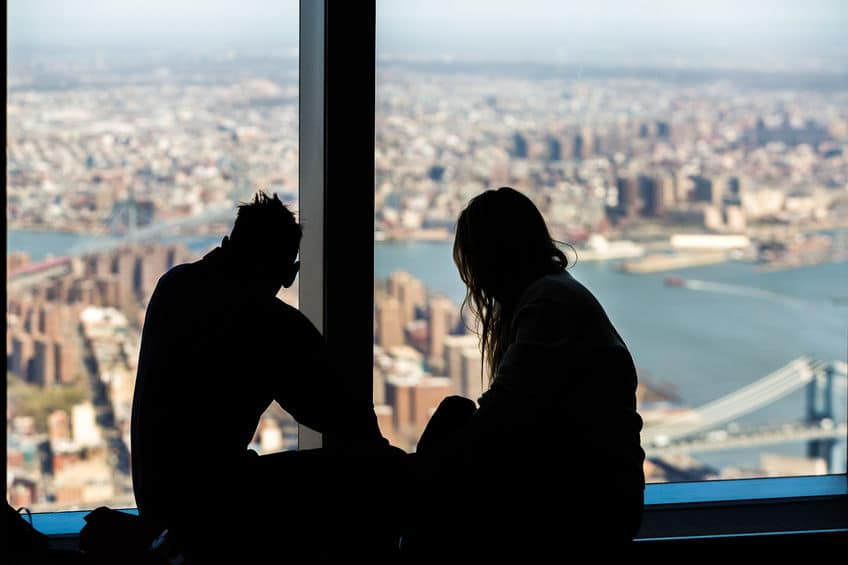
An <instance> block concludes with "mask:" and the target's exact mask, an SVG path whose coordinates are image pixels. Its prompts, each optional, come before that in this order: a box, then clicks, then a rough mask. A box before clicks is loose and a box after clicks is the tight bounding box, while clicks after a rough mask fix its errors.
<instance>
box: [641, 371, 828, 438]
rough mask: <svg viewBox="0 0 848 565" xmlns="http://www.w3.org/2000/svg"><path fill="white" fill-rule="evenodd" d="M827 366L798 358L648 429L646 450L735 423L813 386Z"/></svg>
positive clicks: (644, 434) (644, 435) (643, 431)
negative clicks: (749, 382)
mask: <svg viewBox="0 0 848 565" xmlns="http://www.w3.org/2000/svg"><path fill="white" fill-rule="evenodd" d="M824 367H825V364H824V363H822V362H820V361H813V360H810V359H809V358H807V357H798V358H797V359H794V360H792V361H790V362H789V363H788V364H787V365H785V366H784V367H781V368H780V369H778V370H776V371H774V372H773V373H770V374H769V375H766V376H765V377H763V378H761V379H760V380H758V381H755V382H753V383H751V384H749V385H746V386H744V387H742V388H740V389H738V390H736V391H733V392H731V393H730V394H728V395H726V396H724V397H722V398H719V399H717V400H714V401H712V402H709V403H707V404H705V405H703V406H701V407H699V408H696V409H694V410H692V411H690V412H686V413H683V414H680V415H679V416H675V417H672V418H669V419H668V420H665V421H663V422H660V423H657V424H654V425H651V426H646V427H645V429H643V430H642V442H643V444H644V445H645V446H646V447H650V448H654V447H663V446H665V445H668V444H670V443H671V442H673V441H675V440H677V439H682V438H686V437H691V436H696V435H697V434H699V433H701V432H704V431H707V430H709V429H712V428H715V427H717V426H719V425H720V424H722V423H725V422H729V421H731V420H735V419H737V418H739V417H740V416H743V415H745V414H748V413H750V412H753V411H755V410H757V409H759V408H762V407H763V406H766V405H767V404H770V403H772V402H774V401H775V400H777V399H779V398H781V397H783V396H786V395H787V394H790V393H791V392H794V391H795V390H798V389H799V388H801V387H803V386H805V385H807V384H808V383H810V382H811V381H812V380H813V378H814V377H815V375H816V374H817V373H818V372H820V371H822V370H823V369H824Z"/></svg>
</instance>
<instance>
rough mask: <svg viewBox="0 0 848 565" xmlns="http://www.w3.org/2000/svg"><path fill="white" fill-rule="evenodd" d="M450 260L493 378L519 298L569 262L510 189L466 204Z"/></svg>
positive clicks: (531, 210) (538, 217)
mask: <svg viewBox="0 0 848 565" xmlns="http://www.w3.org/2000/svg"><path fill="white" fill-rule="evenodd" d="M453 258H454V262H455V263H456V266H457V269H458V270H459V276H460V278H461V279H462V281H463V282H464V283H465V285H466V287H467V288H468V293H467V295H466V298H465V302H464V304H463V306H469V307H470V308H471V310H472V313H473V314H475V315H476V316H477V317H478V318H479V319H480V320H481V322H482V335H481V338H482V343H483V352H484V354H485V355H486V356H487V357H488V361H489V363H490V367H491V370H492V372H493V373H494V371H495V370H496V369H497V364H498V362H499V361H500V354H501V353H502V352H503V349H504V348H505V347H506V341H507V339H508V337H509V336H508V334H507V329H508V325H509V323H510V319H511V317H512V313H513V307H514V305H515V303H516V302H517V300H518V298H519V297H520V296H521V293H522V292H523V291H524V290H525V289H526V288H527V286H528V285H529V284H530V283H532V282H533V281H535V280H536V279H538V278H540V277H542V276H545V275H548V274H552V273H557V272H560V271H562V270H563V269H565V268H566V267H567V266H568V259H567V258H566V256H565V253H563V252H562V250H561V249H559V248H558V247H557V245H556V241H554V240H553V239H552V238H551V235H550V232H549V231H548V227H547V225H546V223H545V220H544V218H543V217H542V214H541V213H540V212H539V209H538V208H536V206H535V204H533V202H532V201H531V200H530V199H529V198H527V197H526V196H524V195H523V194H521V193H520V192H518V191H517V190H515V189H512V188H509V187H501V188H498V189H497V190H487V191H485V192H483V193H482V194H479V195H477V196H475V197H474V198H473V199H471V201H470V202H469V203H468V206H466V208H465V209H464V210H463V211H462V212H461V213H460V215H459V219H458V221H457V225H456V238H455V240H454V246H453Z"/></svg>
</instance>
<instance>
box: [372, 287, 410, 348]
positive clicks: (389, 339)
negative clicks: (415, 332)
mask: <svg viewBox="0 0 848 565" xmlns="http://www.w3.org/2000/svg"><path fill="white" fill-rule="evenodd" d="M376 306H377V344H378V345H379V346H380V347H382V348H384V349H389V348H390V347H395V346H397V345H403V343H404V340H403V322H402V319H401V311H400V301H398V299H397V298H395V297H394V296H387V297H384V298H382V299H380V300H378V301H377V305H376Z"/></svg>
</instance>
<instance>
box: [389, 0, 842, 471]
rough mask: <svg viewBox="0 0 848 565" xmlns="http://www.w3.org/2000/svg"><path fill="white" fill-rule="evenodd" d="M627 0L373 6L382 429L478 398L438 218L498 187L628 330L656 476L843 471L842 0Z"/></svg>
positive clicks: (474, 356)
mask: <svg viewBox="0 0 848 565" xmlns="http://www.w3.org/2000/svg"><path fill="white" fill-rule="evenodd" d="M588 4H591V5H588ZM638 5H639V6H640V8H639V9H637V8H636V7H635V6H636V4H635V3H627V2H593V3H584V5H579V6H578V5H575V4H574V3H560V2H544V1H531V2H521V3H514V2H509V3H501V2H495V3H489V2H487V3H485V4H484V3H482V2H468V3H462V4H461V5H458V4H456V3H449V2H426V3H425V2H406V3H403V4H402V6H401V5H400V4H399V3H389V2H380V3H378V16H377V22H378V23H377V25H378V28H377V47H378V51H377V69H376V70H377V108H376V155H375V163H376V178H375V190H376V194H375V196H376V209H375V240H376V248H375V284H376V286H375V339H374V344H375V345H374V349H375V355H374V378H375V403H376V404H377V405H378V411H379V413H380V417H381V425H382V429H383V431H384V433H385V434H386V435H387V436H388V437H390V439H392V441H394V442H396V443H397V444H398V445H400V446H402V447H404V448H405V449H408V450H414V449H415V442H416V440H417V437H418V435H419V434H420V433H421V430H422V429H423V426H424V425H425V424H426V421H427V419H428V417H429V415H430V414H431V413H432V410H434V409H435V407H436V406H437V405H438V402H439V401H440V399H441V398H442V397H444V396H445V395H447V394H462V395H465V396H469V397H471V398H478V397H479V395H480V394H481V392H482V388H481V386H480V383H481V379H480V375H481V371H480V367H481V362H482V360H481V357H480V352H479V345H478V343H477V338H476V335H475V333H474V329H473V327H469V326H473V320H467V319H466V320H461V319H460V310H459V305H460V303H461V301H462V299H463V297H464V289H463V287H462V283H461V281H460V280H459V276H458V274H457V272H456V268H455V267H454V265H453V261H452V256H451V246H452V238H453V227H454V222H455V220H456V218H457V216H458V214H459V212H460V210H461V209H462V208H463V207H464V206H465V204H466V203H467V202H468V200H469V199H470V198H471V197H472V196H474V195H476V194H478V193H479V192H481V191H483V190H484V189H486V188H495V187H497V186H501V185H510V186H513V187H515V188H518V189H519V190H521V191H523V192H524V193H525V194H527V195H528V196H530V197H531V199H533V200H534V201H535V202H536V203H537V205H538V206H539V207H540V209H541V210H542V211H543V213H544V215H545V217H546V220H547V221H548V223H549V225H550V226H551V228H552V231H553V235H554V237H555V238H557V239H558V240H560V241H562V242H564V243H567V244H568V247H567V252H568V255H569V257H570V259H571V260H572V263H573V266H572V272H573V273H574V274H575V276H577V277H578V278H579V279H580V280H582V281H583V282H584V283H586V284H587V286H589V288H591V289H592V290H593V292H595V293H596V294H597V296H598V298H599V299H600V300H601V302H602V303H603V304H604V306H605V308H606V309H607V311H608V313H609V314H610V316H611V318H612V320H613V322H614V323H615V324H616V326H617V327H618V328H619V330H620V331H621V333H622V334H623V336H624V338H625V341H626V342H627V343H628V344H629V345H630V348H631V350H632V353H633V356H634V359H635V361H636V363H637V365H638V368H639V371H640V380H641V382H640V387H639V391H638V399H639V408H640V412H641V414H642V416H643V418H644V420H645V428H644V431H643V435H642V439H643V443H644V446H645V448H646V451H647V454H648V460H647V462H646V469H645V470H646V474H647V477H648V481H649V482H665V481H689V480H705V479H706V480H709V479H724V478H743V477H763V476H785V475H821V474H827V473H844V472H845V444H846V441H845V438H846V375H845V373H846V363H845V362H846V354H845V336H846V335H848V294H846V289H848V262H846V260H848V246H846V242H848V238H847V237H846V236H848V192H846V191H848V64H846V61H847V60H848V59H846V58H845V57H844V56H843V55H844V53H842V52H841V51H840V49H843V48H844V41H841V40H837V38H838V36H839V33H840V31H839V30H840V29H841V27H840V26H842V25H844V24H845V23H846V22H845V19H846V14H845V13H844V11H840V10H839V8H837V7H836V4H833V3H813V4H812V5H805V7H804V10H803V12H802V11H799V10H800V8H799V6H798V5H797V4H793V3H789V2H776V3H770V4H769V7H770V10H757V9H754V8H752V5H753V3H752V4H748V3H743V4H738V3H727V2H724V3H722V2H719V3H711V4H710V5H703V3H697V5H695V3H669V2H660V1H654V2H646V3H639V4H638ZM646 5H647V6H646ZM563 378H568V379H578V378H580V375H572V374H569V373H568V367H567V363H566V362H564V365H563ZM484 380H485V379H484ZM570 402H574V403H577V402H591V399H579V398H575V399H568V400H567V401H565V402H564V403H563V410H568V404H569V403H570ZM598 417H599V418H602V417H603V414H599V415H598ZM563 441H564V442H566V443H567V442H568V439H567V438H563ZM504 448H505V449H509V448H510V446H504Z"/></svg>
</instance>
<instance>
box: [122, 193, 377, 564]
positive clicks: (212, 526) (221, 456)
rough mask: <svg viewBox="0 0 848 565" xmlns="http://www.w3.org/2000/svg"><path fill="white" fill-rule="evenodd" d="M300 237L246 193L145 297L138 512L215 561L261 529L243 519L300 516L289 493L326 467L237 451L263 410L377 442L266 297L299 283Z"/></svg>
mask: <svg viewBox="0 0 848 565" xmlns="http://www.w3.org/2000/svg"><path fill="white" fill-rule="evenodd" d="M301 235H302V230H301V226H300V225H299V224H298V223H297V222H296V220H295V218H294V215H293V214H292V213H291V211H289V210H288V209H287V208H286V207H285V206H284V205H283V203H282V202H281V201H280V200H279V199H278V198H277V196H276V195H274V196H273V198H270V197H268V196H266V195H265V194H263V193H259V194H258V195H257V196H256V198H255V199H254V200H253V202H251V203H249V204H242V205H241V206H239V210H238V214H237V218H236V221H235V225H234V226H233V229H232V232H231V234H230V236H229V237H224V239H223V241H222V242H221V246H220V247H217V248H215V249H214V250H212V251H211V252H210V253H208V254H207V255H206V256H204V257H203V258H202V259H201V260H199V261H196V262H194V263H190V264H183V265H178V266H176V267H174V268H172V269H171V270H170V271H168V272H167V273H166V274H164V275H163V276H162V277H161V278H160V279H159V282H158V284H157V286H156V289H155V291H154V292H153V295H152V297H151V298H150V303H149V305H148V308H147V314H146V318H145V322H144V328H143V331H142V339H141V351H140V356H139V362H138V374H137V380H136V388H135V396H134V398H133V414H132V432H131V433H132V473H133V488H134V490H135V496H136V502H137V505H138V509H139V513H140V515H141V516H142V517H143V518H144V519H147V520H149V521H150V522H151V523H153V524H155V526H156V527H157V528H159V529H160V530H161V529H165V528H167V529H169V531H170V532H171V533H172V535H174V536H175V537H176V539H177V540H179V542H180V543H182V544H183V545H185V546H187V547H192V546H195V548H197V547H198V546H201V549H202V550H204V551H208V552H211V553H213V554H214V552H216V551H218V548H221V547H223V546H224V544H225V542H227V541H228V540H230V541H232V542H233V543H234V544H236V545H238V544H243V543H244V537H243V536H242V537H241V538H240V537H238V536H239V535H241V534H247V533H248V531H247V530H245V531H241V532H240V533H239V530H238V528H239V526H240V525H243V524H244V523H248V524H251V523H252V524H257V525H261V524H263V523H264V524H265V525H267V526H268V527H269V529H273V520H272V521H271V523H268V522H267V520H266V518H265V517H263V516H260V515H257V514H256V512H257V511H258V510H260V509H261V508H262V507H263V505H265V506H267V508H268V509H272V510H275V511H280V512H285V511H289V507H293V508H294V510H292V512H294V513H296V514H299V515H300V517H301V518H303V516H304V515H303V512H302V511H301V510H299V509H298V508H297V505H298V504H301V503H298V502H296V501H295V499H296V498H297V496H296V495H295V494H291V493H292V491H295V492H296V491H297V489H300V488H309V487H305V486H304V485H299V484H297V483H298V481H301V482H303V481H304V480H305V479H304V475H308V476H310V477H312V478H314V479H315V480H316V481H317V480H319V478H320V477H316V473H315V472H312V470H311V467H310V466H315V467H316V468H324V467H326V465H323V464H318V463H315V464H313V463H310V461H313V460H315V461H317V459H316V458H315V457H314V456H310V454H309V453H308V452H290V453H280V454H276V456H277V457H275V456H273V455H268V456H258V455H256V454H255V453H254V452H252V451H250V450H249V449H248V447H249V444H250V442H251V440H252V438H253V436H254V433H255V431H256V428H257V425H258V423H259V419H260V416H261V415H262V414H263V412H264V411H265V410H266V408H268V406H269V405H270V404H271V403H272V402H273V401H275V400H276V401H277V402H279V404H280V405H281V406H282V407H283V408H284V409H285V410H286V411H287V412H289V413H290V414H291V415H292V416H293V417H294V418H295V419H296V420H297V421H298V422H299V423H301V424H305V425H306V426H308V427H310V428H312V429H315V430H318V431H321V432H325V433H336V434H347V435H348V436H350V437H349V438H348V439H351V440H353V441H351V442H350V443H349V445H351V446H356V448H357V449H359V448H360V447H361V446H362V445H366V444H368V445H380V446H385V445H387V442H385V440H383V439H382V436H380V434H379V429H378V428H377V424H376V416H374V414H373V407H372V406H368V407H359V408H361V409H357V408H353V407H350V406H347V405H345V403H344V398H343V394H342V393H341V387H340V381H339V380H335V373H337V372H336V371H331V370H330V367H329V362H328V356H327V355H326V353H325V348H324V341H323V337H322V336H321V334H320V333H319V332H318V331H317V329H316V328H315V327H314V326H313V324H312V323H311V322H310V321H309V320H308V319H307V318H306V317H305V316H304V315H303V314H302V313H301V312H300V311H298V310H297V309H295V308H293V307H292V306H289V305H287V304H285V303H284V302H282V301H281V300H279V299H277V298H276V295H277V293H278V292H279V291H280V289H281V287H289V286H290V285H291V284H292V283H293V281H294V279H295V277H296V275H297V273H298V269H299V265H300V263H299V261H298V260H297V256H298V248H299V245H300V240H301ZM315 451H316V452H320V451H322V450H315ZM292 454H293V455H295V456H296V458H293V457H291V455H292ZM319 457H322V456H319ZM292 461H296V463H295V464H292V463H291V462H292ZM297 462H299V463H297ZM322 472H323V471H319V472H318V473H317V475H320V474H321V473H322ZM287 493H288V494H287ZM281 501H286V502H292V504H286V507H283V508H281V507H280V506H281V504H282V502H281ZM239 512H242V514H238V513H239ZM246 521H247V522H246ZM310 527H312V528H314V527H315V525H314V524H310ZM251 531H252V532H253V533H258V532H256V531H255V530H251ZM201 540H202V543H199V542H200V541H201ZM233 540H234V541H233ZM293 541H294V540H293ZM283 543H290V542H283Z"/></svg>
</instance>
